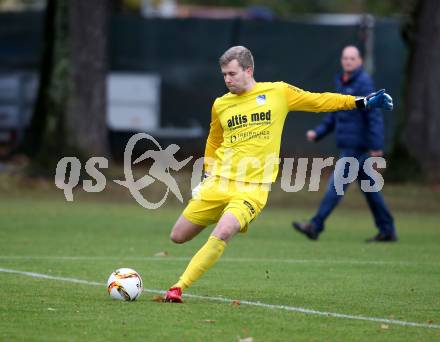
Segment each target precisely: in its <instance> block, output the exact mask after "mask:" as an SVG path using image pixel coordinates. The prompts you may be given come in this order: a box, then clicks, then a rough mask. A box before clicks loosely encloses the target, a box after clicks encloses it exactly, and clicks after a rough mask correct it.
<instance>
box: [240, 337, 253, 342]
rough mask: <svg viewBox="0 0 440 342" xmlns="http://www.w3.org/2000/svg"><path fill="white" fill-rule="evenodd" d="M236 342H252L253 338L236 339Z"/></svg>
mask: <svg viewBox="0 0 440 342" xmlns="http://www.w3.org/2000/svg"><path fill="white" fill-rule="evenodd" d="M238 342H254V338H253V337H245V338H240V337H238Z"/></svg>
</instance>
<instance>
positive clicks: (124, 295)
mask: <svg viewBox="0 0 440 342" xmlns="http://www.w3.org/2000/svg"><path fill="white" fill-rule="evenodd" d="M107 291H108V293H109V294H110V296H111V297H112V298H114V299H118V300H126V301H133V300H136V299H137V298H139V297H140V295H141V293H142V291H143V283H142V278H141V276H140V275H139V273H137V272H136V271H135V270H133V269H131V268H119V269H117V270H116V271H114V272H112V274H110V277H109V278H108V280H107Z"/></svg>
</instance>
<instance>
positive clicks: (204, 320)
mask: <svg viewBox="0 0 440 342" xmlns="http://www.w3.org/2000/svg"><path fill="white" fill-rule="evenodd" d="M200 322H202V323H215V322H216V320H214V319H202V320H201V321H200Z"/></svg>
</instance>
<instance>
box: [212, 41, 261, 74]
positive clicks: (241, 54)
mask: <svg viewBox="0 0 440 342" xmlns="http://www.w3.org/2000/svg"><path fill="white" fill-rule="evenodd" d="M234 59H236V60H237V62H238V65H240V66H241V67H242V68H243V70H246V69H247V68H251V69H252V70H254V57H253V56H252V53H251V51H250V50H249V49H248V48H245V47H244V46H233V47H231V48H230V49H228V50H226V52H225V53H224V54H223V55H222V56H221V57H220V59H219V63H220V66H221V67H222V66H224V65H227V64H229V62H231V61H233V60H234Z"/></svg>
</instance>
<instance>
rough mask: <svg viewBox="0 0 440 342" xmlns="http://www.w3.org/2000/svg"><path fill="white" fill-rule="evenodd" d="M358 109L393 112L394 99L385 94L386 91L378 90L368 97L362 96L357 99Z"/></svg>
mask: <svg viewBox="0 0 440 342" xmlns="http://www.w3.org/2000/svg"><path fill="white" fill-rule="evenodd" d="M356 107H357V108H366V109H373V108H380V109H385V110H393V98H392V97H391V96H390V95H389V94H387V93H386V92H385V89H381V90H378V91H376V92H374V93H371V94H370V95H368V96H365V97H364V96H360V97H357V98H356Z"/></svg>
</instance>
